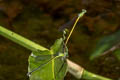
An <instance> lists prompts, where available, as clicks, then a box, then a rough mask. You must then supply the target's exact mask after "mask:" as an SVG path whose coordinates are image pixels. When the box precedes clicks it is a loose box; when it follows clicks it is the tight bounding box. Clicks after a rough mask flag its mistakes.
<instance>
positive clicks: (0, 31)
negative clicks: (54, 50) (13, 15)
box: [0, 26, 111, 80]
mask: <svg viewBox="0 0 120 80" xmlns="http://www.w3.org/2000/svg"><path fill="white" fill-rule="evenodd" d="M0 35H2V36H4V37H6V38H8V39H10V40H12V41H14V42H15V43H17V44H20V45H21V46H23V47H25V48H27V49H29V50H31V51H35V50H47V48H45V47H43V46H40V45H38V44H36V43H34V42H32V41H30V40H28V39H26V38H24V37H22V36H20V35H18V34H16V33H14V32H12V31H10V30H8V29H5V28H3V27H2V26H0ZM67 62H68V71H69V72H70V73H71V74H73V75H74V76H75V77H76V78H81V77H82V78H83V79H87V80H111V79H108V78H105V77H101V76H99V75H96V74H93V73H91V72H88V71H86V70H84V69H83V68H82V67H81V66H79V65H77V64H75V63H74V62H72V61H70V60H68V59H67ZM73 65H74V66H73ZM76 71H77V73H76ZM81 71H82V72H81ZM78 73H79V74H78Z"/></svg>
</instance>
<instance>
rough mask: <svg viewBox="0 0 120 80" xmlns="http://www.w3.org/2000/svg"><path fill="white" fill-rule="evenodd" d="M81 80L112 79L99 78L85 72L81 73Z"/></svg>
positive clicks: (106, 79) (107, 79)
mask: <svg viewBox="0 0 120 80" xmlns="http://www.w3.org/2000/svg"><path fill="white" fill-rule="evenodd" d="M82 78H83V79H86V80H112V79H109V78H105V77H103V76H99V75H96V74H94V73H91V72H88V71H87V70H84V71H83V75H82Z"/></svg>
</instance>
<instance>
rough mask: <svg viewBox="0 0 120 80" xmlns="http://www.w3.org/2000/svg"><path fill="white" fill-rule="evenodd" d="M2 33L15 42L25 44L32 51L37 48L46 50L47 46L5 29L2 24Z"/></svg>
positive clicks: (0, 31) (0, 27)
mask: <svg viewBox="0 0 120 80" xmlns="http://www.w3.org/2000/svg"><path fill="white" fill-rule="evenodd" d="M0 35H2V36H4V37H6V38H8V39H10V40H12V41H13V42H15V43H17V44H20V45H21V46H24V47H25V48H27V49H29V50H31V51H36V50H37V49H39V50H45V49H46V48H44V47H42V46H40V45H38V44H36V43H34V42H32V41H30V40H28V39H26V38H24V37H22V36H20V35H18V34H16V33H14V32H12V31H10V30H8V29H5V28H4V27H2V26H0Z"/></svg>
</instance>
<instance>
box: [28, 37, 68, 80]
mask: <svg viewBox="0 0 120 80" xmlns="http://www.w3.org/2000/svg"><path fill="white" fill-rule="evenodd" d="M67 53H68V51H67V49H66V48H64V45H63V39H62V38H60V39H58V40H56V42H55V43H54V45H53V46H52V47H51V49H50V50H45V51H35V52H32V53H31V55H30V56H29V67H28V71H29V72H31V71H33V70H34V69H36V68H38V67H39V66H40V68H39V69H37V70H36V71H34V72H32V73H31V75H29V76H30V80H63V79H64V76H65V75H66V72H67V63H66V60H65V58H64V56H65V54H67Z"/></svg>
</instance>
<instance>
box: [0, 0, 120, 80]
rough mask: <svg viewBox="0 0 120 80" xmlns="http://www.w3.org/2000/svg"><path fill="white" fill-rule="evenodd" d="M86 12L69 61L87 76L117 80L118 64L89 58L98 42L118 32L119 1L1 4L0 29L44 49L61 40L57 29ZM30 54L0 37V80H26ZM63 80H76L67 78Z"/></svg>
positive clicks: (110, 58) (12, 0)
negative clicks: (9, 31)
mask: <svg viewBox="0 0 120 80" xmlns="http://www.w3.org/2000/svg"><path fill="white" fill-rule="evenodd" d="M82 9H86V10H87V13H86V15H85V16H84V17H83V18H82V19H80V21H79V22H78V24H77V26H76V29H75V30H74V32H73V34H72V36H71V39H70V41H69V43H68V48H69V59H70V60H72V61H74V62H76V63H77V64H79V65H81V66H83V67H84V68H85V69H87V70H88V71H90V72H93V73H96V74H99V75H102V76H105V77H109V78H112V79H115V80H117V79H118V78H120V61H119V60H118V59H117V58H116V57H115V56H114V55H113V54H108V55H105V56H102V57H99V58H97V59H95V60H93V61H90V60H89V56H90V54H91V53H92V51H93V49H94V48H95V45H96V43H97V41H98V40H100V39H101V38H102V37H103V36H107V35H109V34H112V33H113V32H116V31H117V30H118V29H120V0H60V1H58V0H0V25H1V26H3V27H6V28H7V29H10V30H12V31H14V32H16V33H18V34H20V35H22V36H24V37H26V38H28V39H30V40H32V41H34V42H36V43H38V44H40V45H42V46H44V47H46V48H50V46H51V45H52V44H53V43H54V41H55V40H56V39H57V38H60V37H61V32H59V31H58V29H59V27H60V26H61V25H63V24H65V23H66V22H68V21H69V20H71V19H72V18H73V17H74V16H76V15H77V14H78V13H80V12H81V10H82ZM30 53H31V51H29V50H27V49H25V48H24V47H22V46H20V45H18V44H15V43H14V42H12V41H10V40H8V39H6V38H4V37H2V36H0V80H28V77H27V75H26V74H27V67H28V57H29V55H30ZM65 80H77V79H75V78H74V77H73V76H72V75H71V74H69V73H68V74H67V75H66V77H65Z"/></svg>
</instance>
